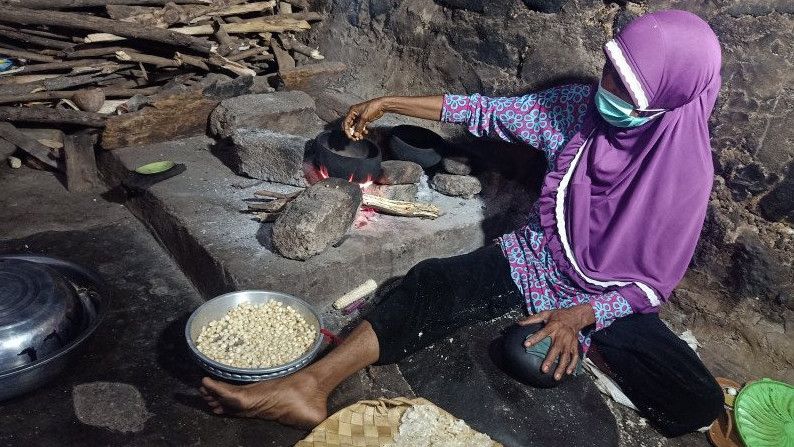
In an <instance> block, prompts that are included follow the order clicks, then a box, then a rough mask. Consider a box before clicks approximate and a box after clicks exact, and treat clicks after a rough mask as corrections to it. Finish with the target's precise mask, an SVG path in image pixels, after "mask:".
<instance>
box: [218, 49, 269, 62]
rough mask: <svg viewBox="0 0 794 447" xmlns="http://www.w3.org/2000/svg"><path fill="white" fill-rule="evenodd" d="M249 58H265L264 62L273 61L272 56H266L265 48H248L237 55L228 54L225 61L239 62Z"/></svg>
mask: <svg viewBox="0 0 794 447" xmlns="http://www.w3.org/2000/svg"><path fill="white" fill-rule="evenodd" d="M251 56H265V59H264V60H273V59H274V57H273V55H272V54H267V48H266V47H254V48H249V49H247V50H245V51H240V52H239V53H234V54H230V55H229V56H226V59H229V60H230V61H241V60H243V59H247V58H249V57H251ZM268 56H269V57H268Z"/></svg>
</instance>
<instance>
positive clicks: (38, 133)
mask: <svg viewBox="0 0 794 447" xmlns="http://www.w3.org/2000/svg"><path fill="white" fill-rule="evenodd" d="M17 129H19V131H20V132H22V133H24V134H25V135H27V136H29V137H30V138H33V139H34V140H36V141H38V142H39V143H41V144H43V145H45V146H47V147H48V148H50V149H53V155H56V154H58V153H60V150H61V149H62V148H63V132H62V131H61V130H60V129H47V128H42V127H17Z"/></svg>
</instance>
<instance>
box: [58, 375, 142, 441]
mask: <svg viewBox="0 0 794 447" xmlns="http://www.w3.org/2000/svg"><path fill="white" fill-rule="evenodd" d="M72 401H73V402H74V412H75V414H76V415H77V419H79V420H80V422H82V423H83V424H88V425H93V426H94V427H102V428H109V429H111V430H115V431H119V432H122V433H124V432H139V431H141V430H143V426H144V424H145V423H146V420H147V419H149V418H150V417H151V416H152V415H151V414H150V413H149V412H148V411H146V402H144V401H143V397H142V396H141V392H140V391H138V389H137V388H135V387H134V386H132V385H129V384H126V383H116V382H93V383H83V384H80V385H77V386H75V387H74V389H73V390H72Z"/></svg>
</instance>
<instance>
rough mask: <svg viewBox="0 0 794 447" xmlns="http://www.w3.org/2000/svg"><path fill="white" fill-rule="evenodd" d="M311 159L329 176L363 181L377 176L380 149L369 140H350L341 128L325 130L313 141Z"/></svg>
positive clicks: (378, 172)
mask: <svg viewBox="0 0 794 447" xmlns="http://www.w3.org/2000/svg"><path fill="white" fill-rule="evenodd" d="M314 150H315V155H314V162H315V164H316V165H317V167H318V168H320V169H325V170H326V172H327V173H328V175H329V176H331V177H337V178H342V179H345V180H351V181H354V182H358V183H363V182H366V181H369V180H372V179H374V178H377V177H380V175H381V172H382V171H381V167H380V162H381V160H382V159H383V157H382V156H381V152H380V148H378V146H377V145H376V144H375V143H373V142H371V141H369V140H361V141H353V140H350V139H348V138H347V137H346V136H345V135H343V134H342V132H341V131H336V130H333V131H326V132H323V133H321V134H320V135H318V136H317V138H316V139H315V140H314Z"/></svg>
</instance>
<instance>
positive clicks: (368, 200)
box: [362, 194, 441, 219]
mask: <svg viewBox="0 0 794 447" xmlns="http://www.w3.org/2000/svg"><path fill="white" fill-rule="evenodd" d="M362 204H363V206H365V207H369V208H372V209H374V210H375V211H378V212H380V213H384V214H391V215H394V216H403V217H421V218H423V219H435V218H437V217H438V216H439V215H441V211H440V210H439V209H438V207H437V206H435V205H433V204H431V203H419V202H403V201H401V200H391V199H386V198H383V197H380V196H374V195H372V194H364V199H363V202H362Z"/></svg>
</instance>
